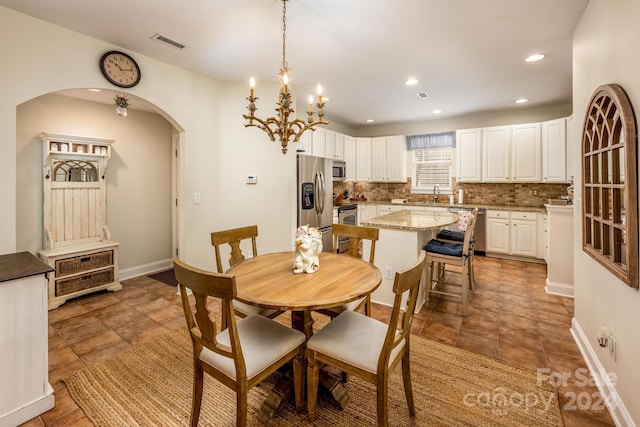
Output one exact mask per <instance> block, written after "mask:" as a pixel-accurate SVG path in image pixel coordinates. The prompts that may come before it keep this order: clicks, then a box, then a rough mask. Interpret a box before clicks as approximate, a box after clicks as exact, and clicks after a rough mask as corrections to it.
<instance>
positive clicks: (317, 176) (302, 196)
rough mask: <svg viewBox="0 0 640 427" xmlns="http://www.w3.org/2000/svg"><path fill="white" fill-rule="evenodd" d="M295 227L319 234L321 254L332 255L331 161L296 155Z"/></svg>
mask: <svg viewBox="0 0 640 427" xmlns="http://www.w3.org/2000/svg"><path fill="white" fill-rule="evenodd" d="M297 157H298V165H297V172H298V183H297V189H296V192H297V194H298V227H299V226H301V225H309V226H311V227H316V228H319V229H320V231H321V232H322V250H323V252H331V251H332V248H333V241H332V236H331V224H332V223H333V174H332V166H333V160H331V159H323V158H322V157H314V156H303V155H300V154H298V155H297Z"/></svg>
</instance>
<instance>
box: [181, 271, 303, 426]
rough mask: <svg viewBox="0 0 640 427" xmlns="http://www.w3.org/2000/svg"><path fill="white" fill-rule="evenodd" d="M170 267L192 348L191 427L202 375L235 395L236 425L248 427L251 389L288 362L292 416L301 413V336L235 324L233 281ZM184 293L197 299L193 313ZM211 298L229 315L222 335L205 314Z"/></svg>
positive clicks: (256, 323)
mask: <svg viewBox="0 0 640 427" xmlns="http://www.w3.org/2000/svg"><path fill="white" fill-rule="evenodd" d="M173 266H174V270H175V274H176V279H177V280H178V286H180V295H181V298H182V307H183V309H184V314H185V317H186V319H187V327H188V328H189V333H190V334H191V341H192V343H193V397H192V405H191V426H192V427H195V426H197V425H198V419H199V417H200V407H201V404H202V391H203V385H204V372H206V373H207V374H209V375H211V376H212V377H213V378H215V379H216V380H218V381H220V382H221V383H222V384H224V385H225V386H227V387H229V388H230V389H232V390H234V391H235V392H236V425H237V426H246V425H247V393H248V391H249V389H251V387H253V386H254V385H256V384H258V383H260V382H261V381H263V380H264V379H265V378H267V377H268V376H269V375H271V374H273V373H274V372H275V371H276V370H278V369H279V368H280V367H282V366H283V365H284V364H286V363H288V362H290V361H292V360H293V377H294V394H295V402H296V410H298V412H301V411H302V410H303V409H304V368H303V360H304V342H305V335H304V334H303V333H302V332H300V331H297V330H295V329H292V328H289V327H287V326H284V325H282V324H280V323H278V322H276V321H275V320H272V319H269V318H267V317H264V316H260V315H257V314H250V315H248V316H246V317H244V318H242V319H240V320H238V321H236V317H235V316H234V315H233V308H234V307H233V306H234V304H235V303H236V302H235V301H234V298H235V296H236V281H235V277H234V276H232V275H228V274H220V273H213V272H208V271H204V270H200V269H197V268H195V267H192V266H190V265H188V264H186V263H184V262H182V261H180V260H177V259H175V260H174V261H173ZM187 288H188V289H190V290H191V291H192V293H193V296H194V299H195V313H194V312H193V311H192V309H191V304H190V302H189V297H188V295H187ZM210 298H217V299H220V301H221V305H222V311H223V314H225V313H226V315H227V319H228V324H227V328H226V329H224V330H222V329H220V330H221V331H222V332H219V331H220V330H219V329H218V328H217V325H216V322H215V321H214V320H213V316H212V313H211V310H210V309H209V305H208V304H209V301H208V300H209V299H210Z"/></svg>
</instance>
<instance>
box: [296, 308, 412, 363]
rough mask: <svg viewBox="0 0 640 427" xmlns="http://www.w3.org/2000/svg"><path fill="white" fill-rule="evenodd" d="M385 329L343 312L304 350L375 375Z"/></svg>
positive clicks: (397, 348) (399, 346) (391, 358)
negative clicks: (324, 355)
mask: <svg viewBox="0 0 640 427" xmlns="http://www.w3.org/2000/svg"><path fill="white" fill-rule="evenodd" d="M387 329H388V325H386V324H385V323H382V322H380V321H379V320H376V319H372V318H371V317H367V316H365V315H363V314H361V313H357V312H354V311H345V312H343V313H341V314H340V315H339V316H338V317H336V318H335V319H333V320H332V321H331V322H329V324H328V325H327V326H325V327H324V328H322V329H321V330H320V331H319V332H317V333H316V334H315V335H313V336H312V337H311V338H310V339H309V341H307V348H310V349H312V350H316V351H318V352H320V353H323V354H326V355H327V356H330V357H333V358H335V359H338V360H341V361H343V362H345V363H348V364H350V365H353V366H356V367H358V368H360V369H363V370H366V371H368V372H371V373H374V374H375V373H377V370H378V358H379V357H380V351H382V345H383V344H384V338H385V335H386V334H387ZM403 347H404V342H401V343H400V344H399V345H397V346H396V348H394V349H393V352H392V353H391V357H390V358H389V363H391V362H392V361H393V360H394V359H395V357H396V355H397V354H398V353H399V352H400V350H401V349H402V348H403Z"/></svg>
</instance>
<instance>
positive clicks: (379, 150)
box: [371, 135, 407, 182]
mask: <svg viewBox="0 0 640 427" xmlns="http://www.w3.org/2000/svg"><path fill="white" fill-rule="evenodd" d="M371 181H373V182H407V144H406V142H405V137H404V136H402V135H395V136H387V137H380V138H373V139H372V140H371Z"/></svg>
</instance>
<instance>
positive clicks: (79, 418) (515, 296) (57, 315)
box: [23, 256, 614, 427]
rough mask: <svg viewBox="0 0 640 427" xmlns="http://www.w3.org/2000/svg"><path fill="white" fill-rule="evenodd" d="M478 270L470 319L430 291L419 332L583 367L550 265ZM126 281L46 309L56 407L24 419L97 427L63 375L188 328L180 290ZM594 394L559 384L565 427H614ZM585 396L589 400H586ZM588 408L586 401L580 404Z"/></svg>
mask: <svg viewBox="0 0 640 427" xmlns="http://www.w3.org/2000/svg"><path fill="white" fill-rule="evenodd" d="M475 272H476V288H475V291H474V294H473V297H472V299H471V302H470V306H469V315H468V316H467V317H464V316H462V315H461V309H460V304H459V303H458V302H456V301H453V300H451V299H446V298H441V299H437V298H432V299H431V300H430V301H429V304H428V305H427V306H426V307H425V308H423V309H422V310H421V312H420V313H419V314H418V315H416V317H415V318H414V323H413V333H414V334H416V335H421V336H424V337H427V338H430V339H434V340H438V341H440V342H444V343H446V344H449V345H452V346H456V347H460V348H464V349H467V350H469V351H473V352H476V353H481V354H484V355H486V356H489V357H491V358H494V359H498V360H502V361H504V362H507V363H510V364H514V365H518V366H521V367H523V368H525V369H531V370H536V369H540V368H542V369H544V368H548V369H549V372H551V373H568V374H571V375H572V377H571V378H574V375H575V373H576V370H577V369H580V368H583V369H586V365H585V363H584V361H583V360H582V357H581V356H580V353H579V351H578V348H577V346H576V345H575V343H574V341H573V338H572V336H571V334H570V333H569V327H570V325H571V318H572V316H573V300H572V299H570V298H561V297H557V296H552V295H548V294H546V293H545V291H544V283H545V276H546V267H545V265H543V264H533V263H525V262H518V261H510V260H500V259H496V258H487V257H480V256H477V257H476V268H475ZM447 274H448V275H449V273H447ZM123 286H124V289H123V290H122V291H119V292H113V293H109V292H104V293H96V294H93V295H88V296H85V297H81V298H77V299H75V300H71V301H68V302H67V303H65V304H64V305H62V306H61V307H60V308H58V309H55V310H51V311H50V312H49V381H50V383H51V385H52V386H53V388H54V391H55V397H56V406H55V408H54V409H52V410H50V411H48V412H46V413H44V414H42V415H41V416H39V417H37V418H34V419H32V420H30V421H28V422H26V423H25V424H23V425H24V426H43V425H46V426H65V427H70V426H73V427H76V426H91V425H92V423H91V422H90V421H89V420H88V419H87V418H86V417H85V416H84V413H83V412H82V410H81V409H80V408H79V407H78V406H77V405H76V404H75V402H74V401H73V400H72V399H71V397H70V396H69V394H68V392H67V391H66V388H65V386H64V384H63V383H62V382H61V379H62V378H65V377H66V376H68V375H70V374H72V373H74V372H75V371H77V370H79V369H82V368H84V367H86V366H89V365H92V364H94V363H96V362H99V361H101V360H104V359H107V358H109V357H111V356H113V355H115V354H117V353H120V352H122V351H125V350H128V349H130V348H132V347H133V346H136V345H138V344H139V343H141V342H143V341H144V340H146V339H149V338H150V337H153V336H154V335H157V334H161V333H163V332H165V331H167V330H169V329H175V328H178V327H182V326H183V325H184V319H183V314H182V308H181V305H180V300H179V297H178V296H177V295H176V294H175V288H174V287H171V286H169V285H166V284H164V283H161V282H158V281H155V280H153V279H150V278H148V277H139V278H135V279H130V280H126V281H123ZM373 316H374V317H376V318H379V319H381V320H384V319H388V316H389V309H388V308H387V307H384V306H380V305H375V304H374V307H373ZM596 392H597V389H595V387H588V386H583V387H579V386H578V385H577V384H575V381H572V380H571V379H570V380H569V381H567V383H566V384H564V385H560V386H558V394H559V397H560V406H561V408H562V415H563V419H564V423H565V426H567V427H571V426H580V427H584V426H609V425H614V424H613V422H612V420H611V417H610V416H609V413H608V412H607V410H606V408H603V407H599V405H596V404H595V403H596V402H595V401H596V399H594V396H597V395H594V393H596ZM586 393H588V395H589V401H590V402H591V400H590V399H593V404H592V405H585V402H586V400H585V399H584V398H583V399H580V396H583V397H586ZM584 406H590V408H589V409H580V408H581V407H584Z"/></svg>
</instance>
